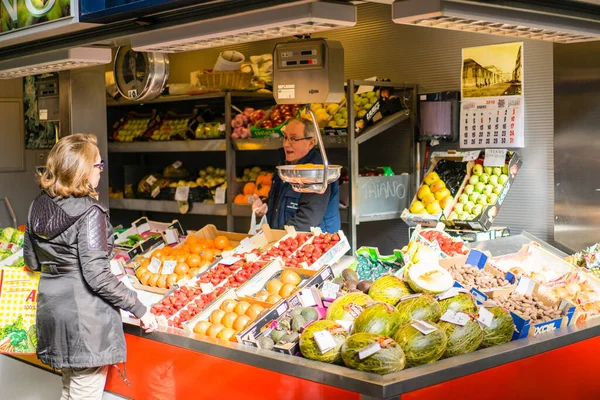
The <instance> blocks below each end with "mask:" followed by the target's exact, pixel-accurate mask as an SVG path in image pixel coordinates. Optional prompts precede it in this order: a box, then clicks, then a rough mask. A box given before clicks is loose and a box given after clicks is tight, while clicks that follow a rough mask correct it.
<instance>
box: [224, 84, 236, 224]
mask: <svg viewBox="0 0 600 400" xmlns="http://www.w3.org/2000/svg"><path fill="white" fill-rule="evenodd" d="M225 169H226V171H227V192H226V193H227V195H226V196H225V201H226V204H227V231H229V232H233V230H234V226H233V222H234V221H233V198H234V196H235V193H234V191H233V189H234V186H235V151H234V149H233V143H232V142H231V92H227V93H226V94H225Z"/></svg>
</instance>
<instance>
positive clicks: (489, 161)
mask: <svg viewBox="0 0 600 400" xmlns="http://www.w3.org/2000/svg"><path fill="white" fill-rule="evenodd" d="M505 163H506V149H485V158H484V159H483V166H484V167H504V164H505Z"/></svg>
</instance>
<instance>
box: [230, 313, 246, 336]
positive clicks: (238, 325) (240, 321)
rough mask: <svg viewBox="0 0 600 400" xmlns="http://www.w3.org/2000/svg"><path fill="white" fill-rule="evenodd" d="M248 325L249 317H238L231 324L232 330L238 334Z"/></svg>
mask: <svg viewBox="0 0 600 400" xmlns="http://www.w3.org/2000/svg"><path fill="white" fill-rule="evenodd" d="M249 323H250V317H249V316H247V315H240V316H239V317H237V319H236V320H235V322H234V323H233V329H235V330H236V331H237V332H239V331H241V330H242V329H244V328H245V327H246V326H248V324H249Z"/></svg>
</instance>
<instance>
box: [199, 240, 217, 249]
mask: <svg viewBox="0 0 600 400" xmlns="http://www.w3.org/2000/svg"><path fill="white" fill-rule="evenodd" d="M201 246H202V247H203V248H205V249H213V248H214V247H215V242H214V240H212V239H207V240H205V241H204V243H202V245H201Z"/></svg>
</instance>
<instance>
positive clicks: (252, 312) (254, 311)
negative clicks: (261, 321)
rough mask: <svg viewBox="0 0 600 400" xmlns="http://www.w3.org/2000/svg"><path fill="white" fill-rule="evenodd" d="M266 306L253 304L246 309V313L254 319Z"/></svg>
mask: <svg viewBox="0 0 600 400" xmlns="http://www.w3.org/2000/svg"><path fill="white" fill-rule="evenodd" d="M264 309H265V308H264V307H263V306H261V305H259V304H252V305H251V306H250V308H248V309H247V310H246V315H247V316H249V317H250V319H251V320H252V321H254V320H255V319H256V318H258V316H259V315H260V314H261V313H262V312H263V310H264Z"/></svg>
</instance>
